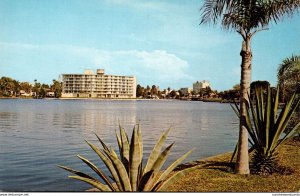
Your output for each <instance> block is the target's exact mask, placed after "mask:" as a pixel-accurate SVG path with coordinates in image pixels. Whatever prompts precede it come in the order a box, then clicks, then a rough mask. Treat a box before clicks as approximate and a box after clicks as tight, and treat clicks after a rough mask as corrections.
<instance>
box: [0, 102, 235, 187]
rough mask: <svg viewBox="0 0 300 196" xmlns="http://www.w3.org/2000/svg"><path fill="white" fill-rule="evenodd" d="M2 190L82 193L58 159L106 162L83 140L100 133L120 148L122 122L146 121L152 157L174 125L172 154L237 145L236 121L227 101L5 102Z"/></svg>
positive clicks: (197, 154)
mask: <svg viewBox="0 0 300 196" xmlns="http://www.w3.org/2000/svg"><path fill="white" fill-rule="evenodd" d="M0 108H1V109H0V134H1V137H0V145H1V148H0V160H1V165H0V190H4V191H82V190H85V189H87V188H89V186H88V185H85V184H84V183H79V182H77V181H74V180H69V179H68V178H67V175H68V173H66V172H64V171H61V170H60V169H58V168H57V167H56V166H55V165H56V164H62V165H67V166H71V167H73V168H75V169H78V170H81V171H83V172H88V173H89V172H90V170H89V169H88V168H86V167H85V166H84V164H82V163H81V162H80V160H78V159H77V158H76V157H75V155H76V154H82V155H84V156H86V157H87V158H89V159H91V160H92V161H94V162H95V163H97V164H99V165H100V166H99V167H101V168H104V165H103V164H102V163H101V162H100V161H99V159H98V158H97V156H95V155H94V153H93V152H92V150H90V149H89V147H88V146H87V144H86V143H85V142H84V139H87V140H89V141H91V142H93V143H96V144H98V142H97V138H96V137H95V135H94V132H95V133H97V134H98V135H99V136H100V137H101V138H102V139H103V140H104V141H105V142H106V143H107V144H108V146H111V147H113V148H115V149H116V150H117V149H118V148H117V143H116V140H115V132H114V130H115V129H118V122H120V124H122V125H123V126H124V127H125V128H126V131H127V132H128V133H131V130H132V128H133V125H134V124H135V123H137V122H140V124H141V125H142V133H143V141H144V153H145V155H146V156H148V155H149V153H150V151H151V150H152V148H153V146H154V143H155V141H156V140H157V138H158V137H159V135H160V134H161V133H162V131H164V130H166V129H168V128H169V127H172V131H171V133H170V135H169V137H168V139H167V141H166V144H169V143H171V142H175V145H174V147H173V151H172V153H171V156H170V158H169V160H168V162H170V161H174V160H175V159H176V158H178V156H181V155H182V154H183V153H185V152H187V151H188V150H189V149H192V148H194V147H195V148H196V150H195V151H194V153H193V154H192V155H191V156H190V157H189V159H188V160H195V159H199V158H203V157H206V156H211V155H215V154H218V153H222V152H225V151H229V150H232V149H233V148H234V145H235V142H236V139H237V136H236V135H237V132H238V124H237V118H236V116H235V114H234V112H232V111H231V108H230V106H229V105H226V104H218V103H202V102H183V101H182V102H181V101H130V100H128V101H109V100H107V101H97V100H96V101H95V100H0Z"/></svg>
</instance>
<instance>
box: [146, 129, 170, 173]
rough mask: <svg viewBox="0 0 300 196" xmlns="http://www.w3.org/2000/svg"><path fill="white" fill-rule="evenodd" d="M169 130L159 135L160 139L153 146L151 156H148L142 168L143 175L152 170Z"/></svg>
mask: <svg viewBox="0 0 300 196" xmlns="http://www.w3.org/2000/svg"><path fill="white" fill-rule="evenodd" d="M170 130H171V128H169V129H168V130H167V131H165V132H164V133H162V134H161V136H160V138H159V139H158V141H157V143H156V144H155V146H154V148H153V150H152V152H151V154H150V155H149V158H148V161H147V164H146V166H145V168H144V173H147V172H148V171H150V169H151V168H152V166H153V164H154V163H155V161H156V159H157V158H158V156H159V153H160V151H161V148H162V146H163V144H164V142H165V140H166V138H167V135H168V133H169V132H170Z"/></svg>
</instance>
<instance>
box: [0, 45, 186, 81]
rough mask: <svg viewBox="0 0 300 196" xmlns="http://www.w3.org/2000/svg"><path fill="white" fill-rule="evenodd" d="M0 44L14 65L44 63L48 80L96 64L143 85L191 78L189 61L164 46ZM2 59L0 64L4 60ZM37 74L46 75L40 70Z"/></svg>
mask: <svg viewBox="0 0 300 196" xmlns="http://www.w3.org/2000/svg"><path fill="white" fill-rule="evenodd" d="M0 48H1V49H0V51H1V50H3V52H4V54H2V55H0V57H1V58H4V59H5V58H6V57H7V56H14V59H10V60H9V62H10V63H9V64H10V65H11V66H14V67H15V68H18V67H19V66H22V67H24V66H25V67H27V69H28V70H34V71H38V69H36V68H38V67H39V66H41V65H42V66H43V67H47V71H48V73H49V75H51V79H49V80H52V79H53V76H54V75H57V76H58V75H59V74H61V73H76V72H77V71H79V70H80V71H83V69H97V68H104V69H105V70H106V73H107V74H115V75H135V76H136V77H137V80H138V82H139V83H141V84H142V85H147V84H149V85H152V84H156V85H161V86H170V85H172V84H175V83H176V82H178V81H181V80H184V79H185V80H186V79H188V78H190V76H189V75H188V74H187V73H186V71H187V69H188V67H189V63H188V62H187V61H185V60H184V59H182V58H180V57H178V56H177V55H175V54H172V53H169V52H168V51H165V50H154V51H139V50H118V51H106V50H99V49H97V48H89V47H82V46H74V45H32V44H22V43H4V42H0ZM5 51H6V52H5ZM7 51H8V52H7ZM21 54H22V55H21ZM18 58H19V60H18ZM2 62H4V61H2ZM2 62H0V65H2V64H3V63H2ZM20 62H22V64H20ZM42 71H45V70H42ZM51 73H52V74H51ZM39 75H41V76H43V77H47V75H43V74H42V73H40V74H39ZM47 80H48V79H47Z"/></svg>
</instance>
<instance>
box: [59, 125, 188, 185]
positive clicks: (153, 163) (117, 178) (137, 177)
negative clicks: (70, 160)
mask: <svg viewBox="0 0 300 196" xmlns="http://www.w3.org/2000/svg"><path fill="white" fill-rule="evenodd" d="M169 131H170V129H168V130H167V131H165V132H164V133H163V134H162V135H161V136H160V138H159V140H158V142H157V143H156V145H155V146H154V148H153V150H152V152H151V154H150V156H149V159H148V161H147V165H146V167H145V168H143V165H142V163H143V144H142V135H141V128H140V126H139V125H138V127H137V128H136V126H135V127H134V129H133V132H132V137H131V142H130V144H129V142H128V136H127V134H126V132H125V130H124V129H123V128H122V127H121V126H120V137H119V136H118V134H117V133H116V137H117V141H118V145H119V149H120V151H119V152H120V159H119V157H118V155H117V153H116V152H115V151H114V150H113V149H112V148H108V147H107V146H106V145H105V143H104V142H103V141H102V140H101V139H100V137H98V136H97V135H96V136H97V138H98V140H99V141H100V143H101V145H102V147H103V150H100V149H99V148H97V147H96V146H95V145H93V144H91V143H89V142H88V141H86V142H87V144H88V145H89V146H90V147H91V148H92V149H93V150H94V152H95V153H96V154H97V155H98V156H99V157H100V159H101V160H102V161H103V162H104V164H105V165H106V167H107V168H108V170H109V171H110V173H111V175H112V176H109V177H110V178H111V179H112V180H113V181H114V182H110V181H109V180H108V178H107V177H106V176H105V175H104V173H103V172H102V171H101V170H100V169H98V168H97V166H96V165H95V164H93V163H92V162H91V161H89V160H87V159H86V158H84V157H82V156H80V155H79V156H78V158H79V159H81V160H82V161H83V162H84V163H86V164H87V165H88V166H89V167H90V168H91V169H92V170H93V171H94V172H95V173H96V174H97V175H98V176H100V178H101V179H102V180H104V182H105V183H106V184H107V185H104V184H102V183H101V182H100V181H98V180H97V179H95V178H93V177H91V176H89V175H87V174H84V173H82V172H79V171H76V170H73V169H70V168H67V167H64V166H59V167H61V168H63V169H65V170H67V171H69V172H71V173H74V174H76V175H78V176H70V178H74V179H77V180H81V181H84V182H86V183H88V184H90V185H92V186H94V187H96V188H98V189H99V190H101V191H156V190H159V189H161V188H162V187H164V186H165V185H169V184H170V183H171V182H173V180H176V179H177V178H178V177H180V176H182V175H183V174H184V173H185V172H186V171H180V172H177V173H175V175H173V176H171V178H170V179H167V177H168V175H169V174H170V173H171V172H172V171H173V170H174V168H175V167H176V166H177V165H178V164H179V163H181V162H182V161H183V160H184V159H185V158H186V157H187V156H188V155H189V154H190V153H191V151H189V152H187V153H186V154H184V155H183V156H182V157H180V158H179V159H178V160H176V161H175V162H173V163H172V164H171V165H170V166H169V167H168V168H167V169H166V170H165V171H164V172H163V173H162V175H159V170H160V169H161V167H162V166H163V165H164V163H165V161H166V160H167V157H168V154H169V152H170V150H171V148H172V146H173V144H171V145H169V146H168V147H167V148H166V149H165V150H163V151H162V152H160V151H161V148H162V146H163V143H164V141H165V140H166V136H167V134H168V133H169ZM127 145H129V146H128V148H127V147H125V146H127ZM127 153H128V160H127V158H126V156H127V155H126V154H127ZM146 168H147V169H146Z"/></svg>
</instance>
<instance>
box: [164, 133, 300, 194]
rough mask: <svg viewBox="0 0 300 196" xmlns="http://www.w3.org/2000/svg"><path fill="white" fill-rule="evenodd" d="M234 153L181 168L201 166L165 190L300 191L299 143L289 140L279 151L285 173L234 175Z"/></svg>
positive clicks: (295, 140)
mask: <svg viewBox="0 0 300 196" xmlns="http://www.w3.org/2000/svg"><path fill="white" fill-rule="evenodd" d="M230 157H231V153H226V154H222V155H218V156H215V157H211V158H208V159H205V160H201V161H195V162H192V163H189V164H187V165H184V166H181V168H179V169H182V168H185V167H189V166H192V165H198V167H199V168H198V169H197V170H196V171H194V172H192V173H190V174H187V175H186V176H185V177H183V178H181V179H179V180H177V181H176V182H174V184H173V185H171V186H169V187H168V188H167V189H165V190H164V191H168V192H169V191H171V192H172V191H175V192H299V191H300V181H299V179H300V159H299V157H300V141H299V138H297V139H293V140H290V141H289V142H287V143H286V144H284V145H283V146H281V147H280V149H279V162H280V164H281V165H282V166H284V167H285V168H286V170H285V172H284V173H285V174H283V175H281V174H273V175H270V176H259V175H249V176H242V175H236V174H234V173H233V171H232V169H231V168H230V166H231V167H232V165H230V164H229V161H230Z"/></svg>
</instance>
